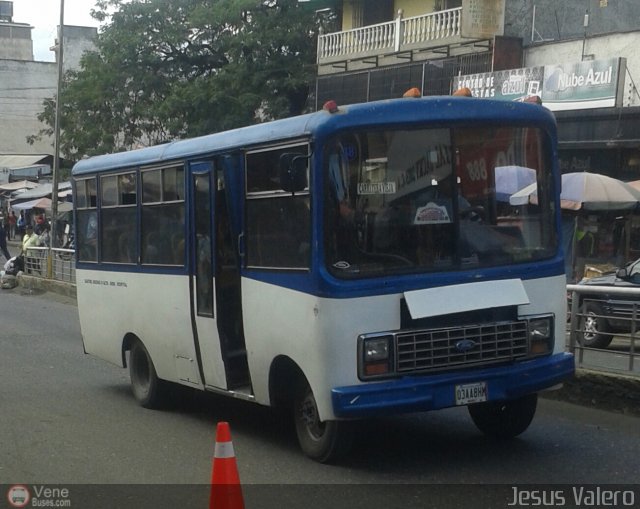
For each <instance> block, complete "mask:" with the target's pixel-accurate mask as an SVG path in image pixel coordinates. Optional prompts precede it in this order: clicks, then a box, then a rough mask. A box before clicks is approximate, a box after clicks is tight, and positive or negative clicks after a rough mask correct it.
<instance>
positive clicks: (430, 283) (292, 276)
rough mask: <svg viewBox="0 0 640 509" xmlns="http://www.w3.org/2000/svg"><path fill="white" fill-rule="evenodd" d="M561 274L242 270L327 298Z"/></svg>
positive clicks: (555, 266)
mask: <svg viewBox="0 0 640 509" xmlns="http://www.w3.org/2000/svg"><path fill="white" fill-rule="evenodd" d="M77 268H78V269H80V270H95V271H104V272H121V273H126V272H131V273H136V274H175V275H183V276H185V277H187V276H188V275H189V273H188V270H187V268H186V267H169V266H164V267H163V266H154V265H124V264H113V263H102V264H97V263H87V262H78V263H77ZM563 274H564V263H563V260H562V258H555V259H553V260H549V261H544V262H537V263H530V264H520V265H512V266H502V267H490V268H483V269H477V270H467V271H457V272H425V273H422V274H415V273H414V274H408V275H406V276H403V275H393V276H387V277H377V278H368V279H344V280H341V279H337V278H335V277H333V276H331V275H330V274H328V273H327V272H326V271H325V270H324V269H323V270H315V271H312V272H309V271H299V270H266V269H244V270H242V277H245V278H249V279H253V280H255V281H261V282H263V283H267V284H271V285H275V286H281V287H283V288H288V289H290V290H296V291H299V292H302V293H306V294H309V295H315V296H317V297H326V298H353V297H366V296H371V295H385V294H394V293H401V292H406V291H411V290H419V289H422V288H435V287H440V286H448V285H455V284H463V283H472V282H478V281H495V280H497V279H522V280H524V281H526V280H529V279H540V278H545V277H555V276H559V275H563Z"/></svg>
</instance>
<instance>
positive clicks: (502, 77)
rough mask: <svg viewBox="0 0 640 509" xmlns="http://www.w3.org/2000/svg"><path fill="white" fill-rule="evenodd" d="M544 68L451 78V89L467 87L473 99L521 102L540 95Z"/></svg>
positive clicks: (527, 68)
mask: <svg viewBox="0 0 640 509" xmlns="http://www.w3.org/2000/svg"><path fill="white" fill-rule="evenodd" d="M543 78H544V67H542V66H541V67H526V68H523V69H509V70H506V71H496V72H484V73H478V74H469V75H466V76H457V77H454V78H453V81H454V85H453V89H454V90H457V89H458V88H462V87H467V88H469V89H470V90H471V93H472V94H473V97H482V98H484V99H498V100H501V101H521V100H523V99H524V98H525V97H528V96H531V95H538V96H539V95H541V94H542V80H543Z"/></svg>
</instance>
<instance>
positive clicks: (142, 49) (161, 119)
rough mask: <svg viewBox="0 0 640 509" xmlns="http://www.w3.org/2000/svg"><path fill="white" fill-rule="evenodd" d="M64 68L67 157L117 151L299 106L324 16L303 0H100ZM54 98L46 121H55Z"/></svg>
mask: <svg viewBox="0 0 640 509" xmlns="http://www.w3.org/2000/svg"><path fill="white" fill-rule="evenodd" d="M93 14H94V17H95V18H96V19H98V20H101V21H104V22H106V24H105V25H104V27H103V28H102V30H101V32H100V34H99V36H98V40H97V50H96V51H95V52H90V53H85V55H84V56H83V58H82V60H81V67H80V70H78V71H75V72H72V71H70V72H67V73H66V74H65V76H64V82H63V87H62V91H61V97H62V101H63V102H62V105H61V106H62V107H61V123H60V126H61V138H60V147H61V155H62V156H63V157H65V158H67V159H71V160H78V159H80V158H81V157H82V156H84V155H94V154H99V153H109V152H117V151H122V150H127V149H131V148H135V147H137V146H141V145H142V146H146V145H154V144H158V143H163V142H166V141H169V140H172V139H175V138H182V137H190V136H198V135H203V134H208V133H211V132H216V131H220V130H225V129H230V128H234V127H240V126H244V125H248V124H251V123H255V122H260V121H264V120H271V119H275V118H281V117H286V116H291V115H295V114H299V113H302V112H303V111H304V110H305V106H306V101H307V96H308V95H309V84H310V83H311V82H312V81H313V78H314V76H315V54H316V53H315V48H316V41H317V32H318V26H319V24H318V20H317V19H316V15H315V13H314V11H313V10H312V9H308V8H303V7H300V4H298V2H297V0H262V1H260V0H143V1H142V0H131V1H128V0H100V1H99V2H98V3H97V4H96V10H94V13H93ZM54 111H55V99H49V100H47V101H45V104H44V110H43V112H42V113H41V114H40V115H39V119H40V120H41V121H43V122H44V123H46V124H47V125H48V126H50V127H49V128H48V129H45V130H44V131H43V132H42V133H40V134H43V133H45V132H46V133H47V134H51V133H52V131H53V129H52V128H51V126H53V125H54Z"/></svg>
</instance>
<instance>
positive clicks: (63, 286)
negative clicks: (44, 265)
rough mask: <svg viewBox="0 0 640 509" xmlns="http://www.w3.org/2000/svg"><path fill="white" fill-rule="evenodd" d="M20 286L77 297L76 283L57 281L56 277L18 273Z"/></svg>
mask: <svg viewBox="0 0 640 509" xmlns="http://www.w3.org/2000/svg"><path fill="white" fill-rule="evenodd" d="M18 286H20V287H21V288H24V289H27V290H39V291H43V292H53V293H57V294H58V295H64V296H65V297H72V298H74V299H75V298H77V293H76V285H73V284H71V283H65V282H62V281H56V280H54V279H45V278H42V277H37V276H29V275H27V274H24V273H23V274H20V275H18Z"/></svg>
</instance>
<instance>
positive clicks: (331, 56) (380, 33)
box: [317, 7, 462, 65]
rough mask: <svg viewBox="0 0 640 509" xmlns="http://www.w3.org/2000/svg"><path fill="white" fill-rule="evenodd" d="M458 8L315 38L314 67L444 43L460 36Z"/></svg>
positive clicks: (460, 8) (460, 10) (459, 8)
mask: <svg viewBox="0 0 640 509" xmlns="http://www.w3.org/2000/svg"><path fill="white" fill-rule="evenodd" d="M461 13H462V7H457V8H455V9H447V10H444V11H438V12H433V13H429V14H423V15H421V16H413V17H411V18H402V17H401V16H398V17H397V18H396V19H395V20H393V21H388V22H386V23H378V24H377V25H369V26H366V27H361V28H354V29H352V30H345V31H344V32H335V33H331V34H325V35H321V36H320V37H319V38H318V62H317V63H318V64H320V65H321V64H326V63H331V62H339V61H341V60H349V59H353V58H366V57H372V56H377V55H381V54H387V53H398V52H402V51H408V50H412V49H426V48H428V47H432V46H433V47H435V46H440V45H443V44H447V42H448V41H447V39H450V38H452V37H455V36H459V35H460V19H461ZM433 43H435V44H433Z"/></svg>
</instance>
